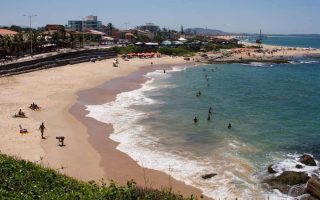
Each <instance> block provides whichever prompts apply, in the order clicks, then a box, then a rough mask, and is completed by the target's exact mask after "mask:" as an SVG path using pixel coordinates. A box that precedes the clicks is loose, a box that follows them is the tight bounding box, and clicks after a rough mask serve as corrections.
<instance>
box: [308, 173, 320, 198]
mask: <svg viewBox="0 0 320 200" xmlns="http://www.w3.org/2000/svg"><path fill="white" fill-rule="evenodd" d="M306 192H307V193H309V194H311V195H312V196H314V197H316V198H318V199H320V179H319V178H311V179H310V180H309V181H308V184H307V189H306Z"/></svg>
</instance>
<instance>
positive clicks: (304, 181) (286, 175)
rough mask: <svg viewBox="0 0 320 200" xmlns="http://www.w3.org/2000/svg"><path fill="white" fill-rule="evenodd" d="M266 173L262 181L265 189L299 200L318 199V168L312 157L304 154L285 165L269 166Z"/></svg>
mask: <svg viewBox="0 0 320 200" xmlns="http://www.w3.org/2000/svg"><path fill="white" fill-rule="evenodd" d="M294 164H295V166H293V165H294ZM267 171H268V176H267V178H266V179H265V180H263V183H264V184H265V186H266V187H267V189H269V190H279V191H280V192H281V193H283V194H286V195H288V196H291V197H296V198H297V199H300V200H316V199H320V178H319V173H320V168H319V165H318V164H317V161H316V160H315V159H314V157H313V156H312V155H309V154H304V155H302V156H299V157H297V158H296V159H295V160H294V161H293V162H292V163H290V164H288V163H287V164H286V165H281V164H272V165H269V166H268V168H267Z"/></svg>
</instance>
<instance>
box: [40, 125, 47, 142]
mask: <svg viewBox="0 0 320 200" xmlns="http://www.w3.org/2000/svg"><path fill="white" fill-rule="evenodd" d="M44 129H46V127H45V126H44V123H43V122H42V124H41V125H40V127H39V130H40V132H41V138H42V139H45V137H43V133H44Z"/></svg>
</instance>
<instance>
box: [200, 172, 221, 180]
mask: <svg viewBox="0 0 320 200" xmlns="http://www.w3.org/2000/svg"><path fill="white" fill-rule="evenodd" d="M216 175H217V174H216V173H211V174H205V175H202V176H201V178H202V179H209V178H212V177H214V176H216Z"/></svg>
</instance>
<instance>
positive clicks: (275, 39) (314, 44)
mask: <svg viewBox="0 0 320 200" xmlns="http://www.w3.org/2000/svg"><path fill="white" fill-rule="evenodd" d="M244 41H246V42H253V43H255V41H256V37H250V38H246V39H244ZM262 41H263V43H264V44H270V45H278V46H288V47H303V48H317V49H320V36H272V35H270V36H267V37H265V38H263V40H262Z"/></svg>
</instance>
